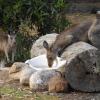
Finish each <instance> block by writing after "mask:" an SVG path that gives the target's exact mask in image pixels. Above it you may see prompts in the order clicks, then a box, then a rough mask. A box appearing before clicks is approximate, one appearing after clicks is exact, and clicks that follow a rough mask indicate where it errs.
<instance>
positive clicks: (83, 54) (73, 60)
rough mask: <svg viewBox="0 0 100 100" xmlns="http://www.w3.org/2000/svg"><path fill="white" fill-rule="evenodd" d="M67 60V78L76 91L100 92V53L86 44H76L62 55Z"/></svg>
mask: <svg viewBox="0 0 100 100" xmlns="http://www.w3.org/2000/svg"><path fill="white" fill-rule="evenodd" d="M62 57H63V58H65V59H66V61H67V63H66V65H65V78H66V79H67V81H68V82H69V84H70V85H71V87H72V88H74V89H76V90H81V91H86V92H94V91H100V75H99V73H100V52H99V51H98V49H97V48H95V47H93V46H91V45H89V44H87V43H84V42H78V43H74V44H72V45H71V46H69V47H68V48H66V50H65V51H64V53H63V54H62Z"/></svg>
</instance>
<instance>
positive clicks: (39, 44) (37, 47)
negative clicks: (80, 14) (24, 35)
mask: <svg viewBox="0 0 100 100" xmlns="http://www.w3.org/2000/svg"><path fill="white" fill-rule="evenodd" d="M57 35H58V34H56V33H52V34H47V35H44V36H42V37H40V38H39V39H38V40H36V42H35V43H33V45H32V48H31V51H30V55H31V58H33V57H36V56H39V55H41V54H44V53H46V50H45V49H44V47H43V41H44V40H46V41H47V42H48V43H49V44H52V43H53V42H54V41H55V39H56V36H57Z"/></svg>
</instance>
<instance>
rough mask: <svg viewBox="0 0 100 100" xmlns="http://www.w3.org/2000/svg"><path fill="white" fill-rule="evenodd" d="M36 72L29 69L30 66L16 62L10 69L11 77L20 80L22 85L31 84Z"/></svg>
mask: <svg viewBox="0 0 100 100" xmlns="http://www.w3.org/2000/svg"><path fill="white" fill-rule="evenodd" d="M34 72H35V70H34V69H33V68H31V67H29V65H28V64H25V63H22V62H15V63H14V64H13V65H12V66H11V68H10V69H9V76H10V78H11V79H13V80H19V81H20V84H25V85H26V84H29V78H30V76H31V75H32V74H33V73H34Z"/></svg>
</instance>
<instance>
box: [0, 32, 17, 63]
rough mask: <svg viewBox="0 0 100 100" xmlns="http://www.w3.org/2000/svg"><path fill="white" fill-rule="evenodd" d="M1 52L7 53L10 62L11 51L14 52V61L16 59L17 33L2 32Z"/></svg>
mask: <svg viewBox="0 0 100 100" xmlns="http://www.w3.org/2000/svg"><path fill="white" fill-rule="evenodd" d="M0 52H2V53H4V54H5V56H6V59H7V62H10V59H9V53H10V52H12V62H13V61H14V55H15V52H16V40H15V35H14V36H13V35H8V34H0Z"/></svg>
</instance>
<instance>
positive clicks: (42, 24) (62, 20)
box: [0, 0, 69, 59]
mask: <svg viewBox="0 0 100 100" xmlns="http://www.w3.org/2000/svg"><path fill="white" fill-rule="evenodd" d="M68 7H69V4H68V3H66V2H65V0H0V25H2V27H3V28H4V29H5V30H17V31H18V30H19V29H20V26H21V25H23V24H26V25H25V26H26V27H27V26H28V29H29V30H30V29H32V28H33V27H32V26H36V27H37V31H38V33H39V34H38V36H41V35H44V34H47V33H51V32H58V33H59V32H60V31H62V30H64V28H65V27H67V26H68V25H69V21H68V20H67V19H66V16H65V10H66V8H68ZM19 32H20V31H19ZM19 32H18V34H17V44H18V50H17V51H18V52H17V55H16V56H17V57H16V59H24V58H28V56H29V48H28V47H29V46H27V44H28V45H31V44H30V37H28V34H27V36H25V32H21V33H19ZM23 33H24V34H23ZM33 38H34V37H33Z"/></svg>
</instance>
